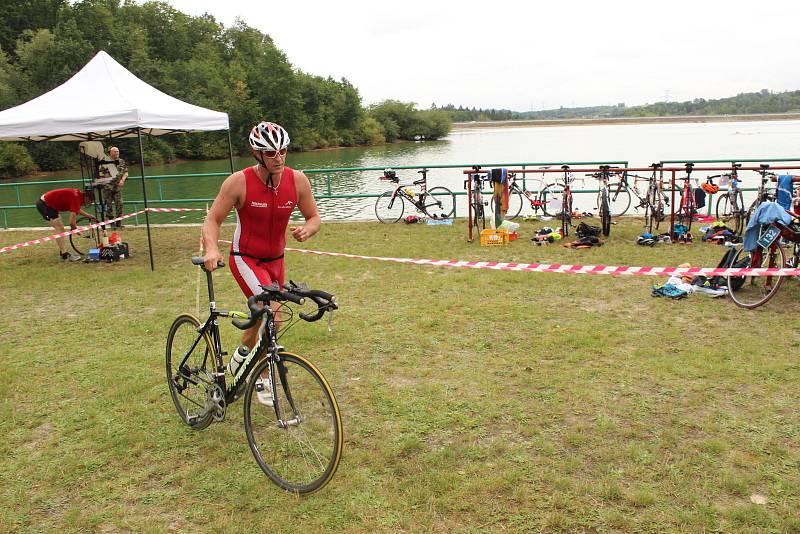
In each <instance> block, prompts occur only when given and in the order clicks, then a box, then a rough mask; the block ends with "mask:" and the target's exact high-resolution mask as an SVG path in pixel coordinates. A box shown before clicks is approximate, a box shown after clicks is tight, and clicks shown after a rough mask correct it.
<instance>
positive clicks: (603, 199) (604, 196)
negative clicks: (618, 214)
mask: <svg viewBox="0 0 800 534" xmlns="http://www.w3.org/2000/svg"><path fill="white" fill-rule="evenodd" d="M600 224H601V227H602V230H603V235H604V236H606V237H608V236H609V234H611V211H610V209H609V204H608V191H603V192H602V193H600Z"/></svg>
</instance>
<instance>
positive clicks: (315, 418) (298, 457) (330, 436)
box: [244, 352, 343, 495]
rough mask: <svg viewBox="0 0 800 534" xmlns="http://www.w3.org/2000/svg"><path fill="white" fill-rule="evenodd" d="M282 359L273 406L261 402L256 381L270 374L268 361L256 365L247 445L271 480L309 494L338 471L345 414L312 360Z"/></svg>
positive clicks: (247, 405)
mask: <svg viewBox="0 0 800 534" xmlns="http://www.w3.org/2000/svg"><path fill="white" fill-rule="evenodd" d="M279 356H280V361H279V362H275V364H274V366H273V369H272V371H273V372H272V376H273V379H274V387H273V388H272V390H273V391H272V393H273V396H274V397H273V404H274V407H273V406H267V405H264V404H261V403H260V402H259V400H258V395H257V387H260V386H259V383H258V381H257V380H256V379H255V377H259V376H261V375H262V374H263V373H265V372H269V370H270V364H271V361H270V360H269V359H266V358H265V359H264V360H263V361H262V362H261V363H259V364H258V366H257V367H256V369H255V371H253V375H252V377H251V379H250V382H249V383H248V385H247V391H246V392H245V396H244V427H245V432H246V434H247V442H248V443H249V444H250V450H251V451H253V456H254V457H255V459H256V462H258V465H259V467H261V469H262V471H264V473H265V474H266V475H267V476H268V477H269V478H270V480H272V481H273V482H274V483H275V484H277V485H278V486H279V487H281V488H283V489H285V490H286V491H290V492H292V493H298V494H302V495H307V494H309V493H314V492H315V491H318V490H319V489H321V488H322V487H324V486H325V485H326V484H327V483H328V482H330V480H331V479H332V478H333V475H334V473H336V468H337V467H338V466H339V460H340V459H341V456H342V446H343V443H342V442H343V431H342V416H341V414H340V413H339V405H338V404H337V403H336V399H335V398H334V396H333V391H332V390H331V387H330V386H329V385H328V382H327V381H326V380H325V377H324V376H322V373H320V372H319V370H318V369H317V368H316V367H315V366H314V365H313V364H312V363H311V362H309V361H308V360H306V359H305V358H303V357H302V356H298V355H297V354H290V353H287V352H281V353H280V354H279ZM279 420H280V421H282V422H283V424H282V425H281V424H279Z"/></svg>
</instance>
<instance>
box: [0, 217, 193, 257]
mask: <svg viewBox="0 0 800 534" xmlns="http://www.w3.org/2000/svg"><path fill="white" fill-rule="evenodd" d="M146 211H152V212H156V213H173V212H177V211H205V210H204V209H203V208H146V209H143V210H139V211H135V212H133V213H128V214H127V215H123V216H122V217H116V218H114V219H109V220H107V221H102V222H96V223H92V224H89V225H87V226H79V227H77V228H75V229H74V230H68V231H66V232H60V233H58V234H53V235H49V236H47V237H40V238H39V239H32V240H31V241H26V242H25V243H17V244H16V245H10V246H7V247H2V248H0V254H2V253H3V252H8V251H11V250H16V249H18V248H23V247H29V246H31V245H38V244H39V243H45V242H47V241H52V240H54V239H58V238H59V237H67V236H70V235H72V234H78V233H80V232H85V231H86V230H91V229H93V228H98V227H100V226H108V225H109V224H112V223H115V222H118V221H121V220H122V219H127V218H129V217H134V216H136V215H141V214H142V213H144V212H146Z"/></svg>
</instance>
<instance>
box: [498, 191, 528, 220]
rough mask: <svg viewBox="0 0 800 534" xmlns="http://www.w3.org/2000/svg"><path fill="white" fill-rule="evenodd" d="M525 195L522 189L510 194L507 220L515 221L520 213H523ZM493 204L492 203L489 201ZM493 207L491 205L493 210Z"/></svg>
mask: <svg viewBox="0 0 800 534" xmlns="http://www.w3.org/2000/svg"><path fill="white" fill-rule="evenodd" d="M524 201H525V200H524V197H523V196H522V193H521V192H520V191H514V192H511V193H509V194H508V211H507V212H506V220H507V221H513V220H514V219H516V218H517V217H519V214H520V213H522V206H523V202H524ZM489 205H490V206H492V203H491V202H490V203H489ZM492 209H493V208H491V207H490V210H489V211H491V210H492Z"/></svg>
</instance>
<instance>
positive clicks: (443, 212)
mask: <svg viewBox="0 0 800 534" xmlns="http://www.w3.org/2000/svg"><path fill="white" fill-rule="evenodd" d="M423 208H424V212H425V215H427V216H428V217H432V218H434V219H435V218H439V219H449V218H451V217H452V216H453V213H455V211H456V196H455V195H454V194H453V192H452V191H450V190H449V189H447V188H446V187H432V188H430V189H428V192H427V193H426V195H425V203H424V204H423Z"/></svg>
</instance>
